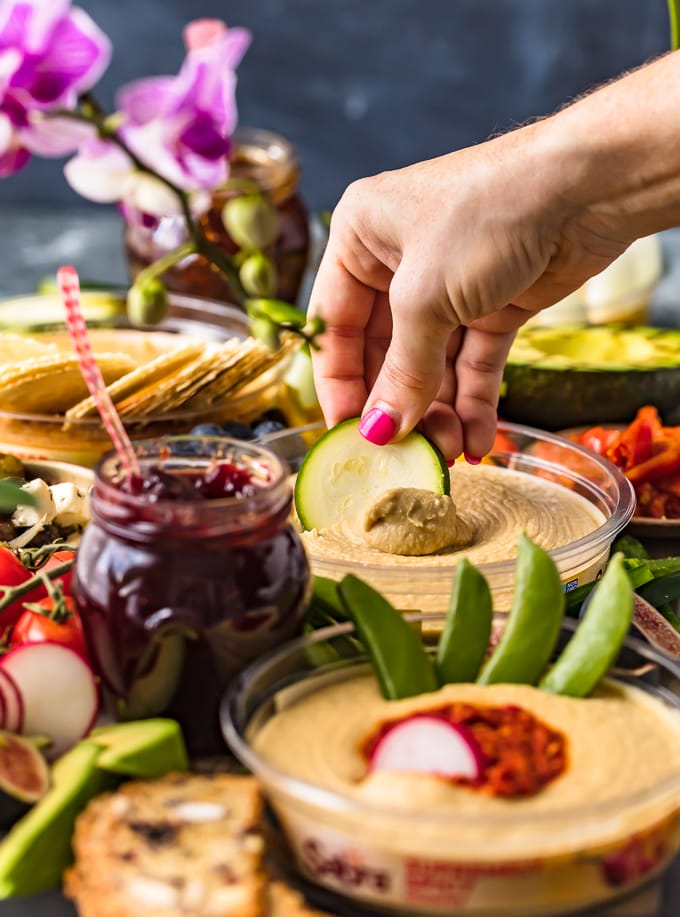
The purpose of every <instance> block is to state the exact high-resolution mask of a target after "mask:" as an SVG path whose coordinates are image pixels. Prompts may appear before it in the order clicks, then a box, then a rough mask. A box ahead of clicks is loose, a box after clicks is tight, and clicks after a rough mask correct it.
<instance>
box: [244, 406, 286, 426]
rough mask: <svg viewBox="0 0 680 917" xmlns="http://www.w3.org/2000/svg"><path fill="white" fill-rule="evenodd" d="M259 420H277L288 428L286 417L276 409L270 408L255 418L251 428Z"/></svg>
mask: <svg viewBox="0 0 680 917" xmlns="http://www.w3.org/2000/svg"><path fill="white" fill-rule="evenodd" d="M261 420H278V421H280V422H281V423H282V424H283V426H284V427H287V426H288V421H287V419H286V415H285V414H284V413H283V411H280V410H279V409H278V408H270V409H269V410H268V411H265V412H264V414H262V415H261V416H260V417H258V418H257V420H256V421H254V423H253V426H254V425H255V424H256V423H259V422H260V421H261Z"/></svg>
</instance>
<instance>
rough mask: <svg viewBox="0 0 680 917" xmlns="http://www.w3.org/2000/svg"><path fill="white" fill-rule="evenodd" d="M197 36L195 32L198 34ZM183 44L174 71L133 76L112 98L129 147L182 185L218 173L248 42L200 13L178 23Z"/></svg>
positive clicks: (211, 181) (218, 179) (209, 180)
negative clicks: (193, 20) (135, 78)
mask: <svg viewBox="0 0 680 917" xmlns="http://www.w3.org/2000/svg"><path fill="white" fill-rule="evenodd" d="M199 39H200V40H199ZM185 40H186V41H187V45H188V52H187V56H186V58H185V61H184V64H183V65H182V69H181V70H180V72H179V74H178V75H177V76H176V77H155V78H150V79H144V80H139V81H138V82H136V83H132V84H130V85H129V86H127V87H125V88H124V89H123V90H121V92H120V93H119V95H118V98H117V103H118V107H119V109H120V111H121V112H122V113H123V114H124V116H125V121H124V123H123V126H122V127H121V129H120V135H121V137H122V139H123V140H124V141H125V143H126V144H127V145H128V146H129V148H130V149H131V150H132V152H133V153H134V154H135V155H136V156H138V157H139V159H140V160H141V161H142V162H144V163H145V164H147V165H149V166H151V167H152V168H153V169H154V171H156V172H157V173H158V174H159V175H162V176H163V178H166V179H167V180H168V181H171V182H173V183H174V184H176V185H177V186H178V187H180V188H182V189H184V190H185V191H195V190H199V189H202V188H203V189H206V188H215V187H216V186H218V185H219V184H221V183H222V182H224V181H225V179H226V177H227V172H228V156H229V152H230V150H231V134H232V133H233V131H234V128H235V127H236V121H237V110H236V74H235V72H234V71H235V68H236V67H237V66H238V64H239V62H240V60H241V58H242V57H243V55H244V53H245V51H246V49H247V47H248V45H249V43H250V33H249V32H248V31H247V30H245V29H238V28H234V29H227V27H226V26H225V25H224V24H223V23H219V22H216V21H215V20H199V21H198V22H196V23H192V24H191V26H190V27H188V28H187V30H185Z"/></svg>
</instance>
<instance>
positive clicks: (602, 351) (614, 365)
mask: <svg viewBox="0 0 680 917" xmlns="http://www.w3.org/2000/svg"><path fill="white" fill-rule="evenodd" d="M645 404H653V405H655V406H656V407H657V408H658V410H659V412H660V414H661V415H662V417H664V421H665V422H666V423H674V422H676V420H675V419H674V418H672V417H671V416H670V415H671V412H672V411H674V410H677V407H678V404H680V331H678V330H675V329H668V328H652V327H647V326H625V325H601V326H598V325H562V326H557V327H550V326H546V327H544V326H540V325H539V326H534V325H529V326H525V327H524V328H522V329H520V331H519V333H518V335H517V338H516V340H515V343H514V344H513V346H512V348H511V350H510V354H509V356H508V360H507V363H506V367H505V371H504V373H503V389H502V397H501V400H500V403H499V406H498V413H499V415H500V416H501V417H503V418H504V419H505V420H510V421H514V422H516V423H526V424H530V425H532V426H535V427H541V428H542V429H546V430H559V429H563V428H565V427H573V426H579V425H582V424H596V423H620V422H628V421H630V420H631V419H632V418H633V417H634V416H635V413H636V411H637V410H638V408H640V407H642V406H643V405H645Z"/></svg>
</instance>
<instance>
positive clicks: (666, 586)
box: [635, 572, 680, 608]
mask: <svg viewBox="0 0 680 917" xmlns="http://www.w3.org/2000/svg"><path fill="white" fill-rule="evenodd" d="M635 591H636V592H637V594H638V595H639V596H640V597H641V598H643V599H646V601H648V602H649V604H650V605H654V607H655V608H660V607H661V606H662V605H666V604H667V603H668V602H674V601H675V600H676V599H677V598H678V597H680V574H679V573H677V572H676V573H669V574H667V575H666V576H659V577H658V578H656V579H653V580H652V581H651V582H649V583H645V584H644V585H643V586H640V587H639V588H637V589H636V590H635Z"/></svg>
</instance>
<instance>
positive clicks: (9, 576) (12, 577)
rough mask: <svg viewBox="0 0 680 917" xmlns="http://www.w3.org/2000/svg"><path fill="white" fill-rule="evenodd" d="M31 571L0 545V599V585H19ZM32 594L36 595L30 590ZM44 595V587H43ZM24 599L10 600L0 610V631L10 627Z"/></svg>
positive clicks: (0, 589)
mask: <svg viewBox="0 0 680 917" xmlns="http://www.w3.org/2000/svg"><path fill="white" fill-rule="evenodd" d="M31 576H32V574H31V571H30V570H28V569H27V568H26V567H25V566H24V565H23V564H22V563H21V561H20V560H19V558H18V557H17V556H16V554H15V553H14V552H13V551H10V549H9V548H4V547H0V599H1V598H2V596H3V595H4V593H3V591H2V587H9V588H11V587H13V586H21V584H22V583H25V582H26V581H27V580H29V579H30V578H31ZM31 592H32V594H33V595H37V593H36V592H35V591H34V590H31ZM43 595H44V587H43ZM24 601H25V600H22V599H17V601H16V602H12V603H11V605H8V607H7V608H5V609H4V610H3V611H0V633H3V632H4V631H6V630H7V628H8V627H11V626H12V625H13V624H14V622H15V621H16V620H17V618H18V617H19V616H20V615H21V613H22V612H23V610H24Z"/></svg>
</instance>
